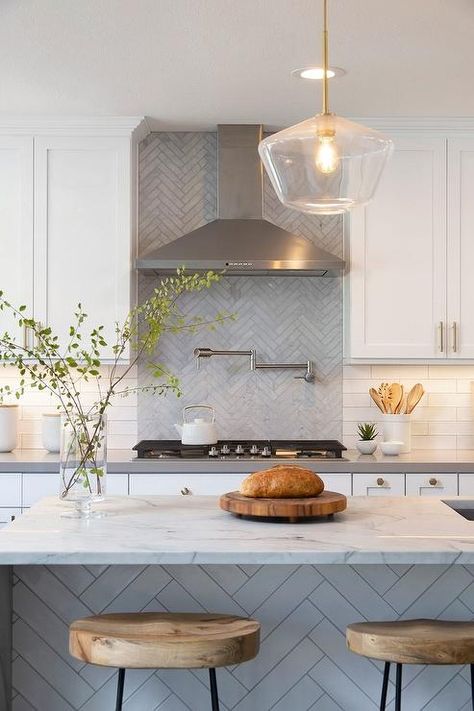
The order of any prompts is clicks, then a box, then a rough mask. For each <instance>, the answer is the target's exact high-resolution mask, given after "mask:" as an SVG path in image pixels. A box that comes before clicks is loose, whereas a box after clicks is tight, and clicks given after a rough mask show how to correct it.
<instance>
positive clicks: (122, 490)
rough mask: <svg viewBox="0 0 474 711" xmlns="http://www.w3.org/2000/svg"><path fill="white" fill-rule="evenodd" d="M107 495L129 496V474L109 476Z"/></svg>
mask: <svg viewBox="0 0 474 711" xmlns="http://www.w3.org/2000/svg"><path fill="white" fill-rule="evenodd" d="M105 493H106V495H107V494H109V495H110V496H127V494H128V474H107V486H106V492H105Z"/></svg>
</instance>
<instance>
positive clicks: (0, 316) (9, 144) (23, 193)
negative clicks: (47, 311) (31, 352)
mask: <svg viewBox="0 0 474 711" xmlns="http://www.w3.org/2000/svg"><path fill="white" fill-rule="evenodd" d="M0 290H1V291H3V292H4V295H5V298H6V299H7V300H8V301H10V302H11V303H12V304H13V305H14V306H20V305H21V304H25V305H26V306H27V307H28V309H29V311H30V312H31V310H32V308H33V138H32V137H31V136H4V135H0ZM0 331H1V332H2V333H3V332H4V331H8V332H9V333H10V334H11V335H12V336H13V337H14V338H15V339H16V340H17V341H18V340H19V341H20V342H21V343H22V342H23V340H24V336H25V335H26V334H23V333H20V332H19V330H18V326H17V323H16V322H15V320H14V319H13V318H12V317H11V316H10V314H9V313H8V312H7V311H3V312H0Z"/></svg>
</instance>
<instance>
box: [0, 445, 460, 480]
mask: <svg viewBox="0 0 474 711" xmlns="http://www.w3.org/2000/svg"><path fill="white" fill-rule="evenodd" d="M344 455H345V457H344V460H340V459H339V460H338V459H332V460H331V459H329V460H309V459H298V460H293V459H288V460H284V461H285V462H288V463H291V464H299V465H301V466H310V467H311V468H312V469H314V470H315V471H318V472H322V473H324V472H327V473H337V472H349V473H352V472H367V473H371V472H372V473H373V472H381V473H383V472H387V473H388V472H406V473H410V472H413V473H431V472H432V473H443V472H445V473H449V472H453V473H456V472H474V450H447V451H443V450H417V451H414V452H411V453H410V454H402V455H399V456H398V457H386V456H384V455H383V454H381V453H380V452H379V451H377V452H376V453H375V454H374V455H360V454H359V453H358V452H357V451H354V450H350V451H348V452H345V453H344ZM281 462H282V460H281V459H265V460H262V459H258V458H255V459H254V458H249V459H243V458H242V459H238V460H237V459H229V458H228V457H223V458H221V459H217V460H215V459H212V460H209V459H196V460H192V459H184V460H173V459H162V460H156V459H155V460H143V459H141V460H137V459H136V458H135V453H134V452H132V451H131V450H110V451H109V453H108V471H109V472H110V473H137V474H138V473H150V474H154V473H170V474H171V473H176V474H179V473H191V474H192V473H193V472H194V473H206V474H212V473H213V472H216V473H217V472H219V473H228V474H231V473H237V474H239V473H244V474H245V473H249V472H251V471H254V470H255V469H266V468H267V467H269V466H273V465H274V464H276V463H280V464H281ZM58 467H59V455H58V454H49V453H48V452H46V451H45V450H42V449H25V450H15V451H14V452H10V453H0V473H1V472H45V473H47V472H56V471H57V470H58Z"/></svg>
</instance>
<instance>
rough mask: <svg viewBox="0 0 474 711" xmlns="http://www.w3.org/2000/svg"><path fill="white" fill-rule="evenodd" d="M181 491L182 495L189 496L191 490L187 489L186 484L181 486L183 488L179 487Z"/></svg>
mask: <svg viewBox="0 0 474 711" xmlns="http://www.w3.org/2000/svg"><path fill="white" fill-rule="evenodd" d="M181 493H182V495H183V496H190V494H191V491H190V490H189V489H188V487H187V486H183V488H182V489H181Z"/></svg>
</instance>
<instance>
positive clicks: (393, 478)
mask: <svg viewBox="0 0 474 711" xmlns="http://www.w3.org/2000/svg"><path fill="white" fill-rule="evenodd" d="M352 494H353V495H354V496H405V475H404V474H401V473H399V472H396V473H394V474H385V473H383V474H353V475H352Z"/></svg>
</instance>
